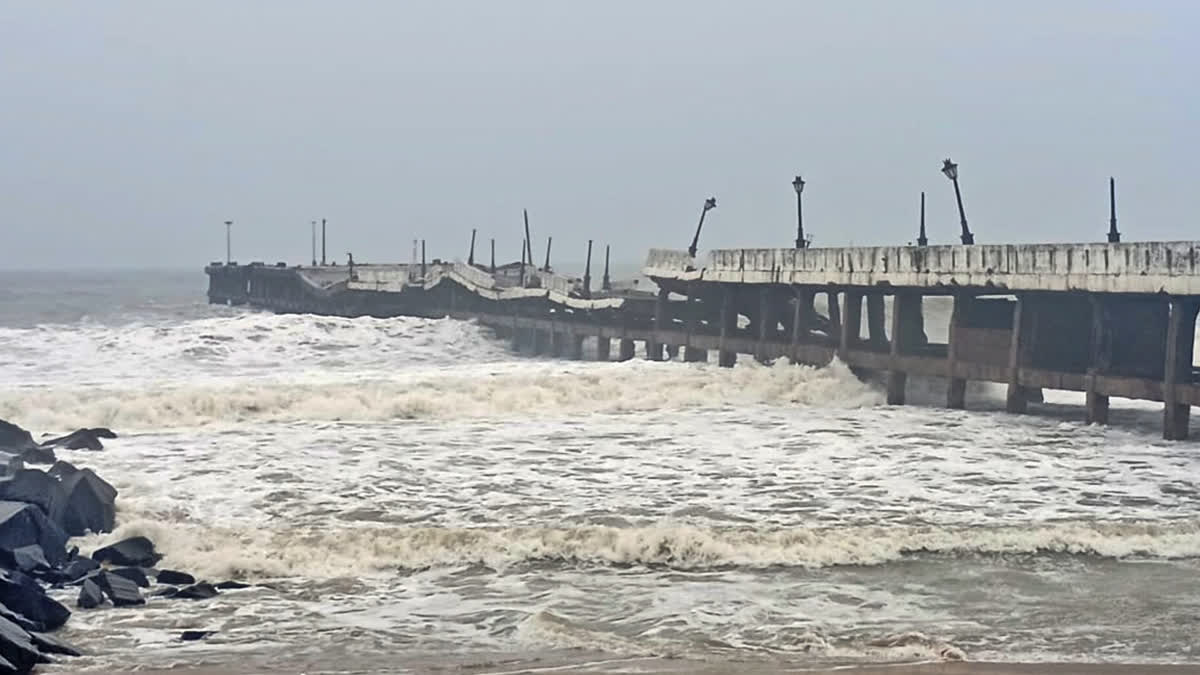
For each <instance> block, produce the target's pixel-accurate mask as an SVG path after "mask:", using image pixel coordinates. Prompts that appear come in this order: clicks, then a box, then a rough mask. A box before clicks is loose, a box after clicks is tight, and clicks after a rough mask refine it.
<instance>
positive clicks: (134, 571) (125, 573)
mask: <svg viewBox="0 0 1200 675" xmlns="http://www.w3.org/2000/svg"><path fill="white" fill-rule="evenodd" d="M109 574H115V575H117V576H120V577H125V578H126V579H128V580H130V581H132V582H133V583H135V584H137V585H138V587H140V588H149V587H150V580H149V579H147V578H146V572H145V570H143V569H142V568H140V567H118V568H117V569H115V570H109Z"/></svg>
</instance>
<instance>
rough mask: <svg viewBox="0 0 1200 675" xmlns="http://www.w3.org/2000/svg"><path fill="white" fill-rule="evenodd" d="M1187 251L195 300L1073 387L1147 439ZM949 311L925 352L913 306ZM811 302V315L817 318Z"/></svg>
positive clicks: (253, 275)
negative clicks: (608, 284)
mask: <svg viewBox="0 0 1200 675" xmlns="http://www.w3.org/2000/svg"><path fill="white" fill-rule="evenodd" d="M1198 254H1200V242H1144V243H1116V244H1039V245H990V246H989V245H978V246H976V245H972V246H929V247H914V246H896V247H855V248H815V249H727V250H714V251H711V252H709V253H708V255H707V256H705V257H700V258H693V257H691V256H689V255H688V254H687V252H684V251H670V250H658V249H656V250H652V251H650V253H649V255H648V256H647V259H646V264H645V268H644V270H643V272H644V274H645V275H646V276H647V277H649V278H650V279H651V280H652V281H654V283H655V284H656V285H657V291H656V293H646V292H628V293H592V292H591V291H590V289H588V288H586V287H585V286H584V285H582V284H581V283H580V282H579V280H574V279H569V278H566V277H561V276H558V275H554V274H551V273H547V272H542V271H538V270H536V269H534V268H533V267H532V266H530V267H529V275H528V277H527V278H526V279H525V283H524V284H514V283H513V282H512V280H510V279H504V278H501V277H500V276H497V275H493V274H490V273H489V272H488V271H487V270H486V269H484V268H482V267H479V266H472V265H466V264H464V263H434V264H431V265H420V266H418V265H356V266H354V267H353V268H348V267H345V266H340V267H339V266H322V267H288V266H285V265H282V264H280V265H276V266H267V265H263V264H258V263H255V264H251V265H248V266H239V265H236V264H231V265H222V264H216V263H214V264H212V265H209V266H208V267H207V268H206V272H207V273H208V275H209V299H210V301H211V302H215V303H222V304H224V303H229V304H250V305H252V306H256V307H262V308H265V309H270V310H273V311H277V312H305V313H315V314H328V315H339V316H363V315H370V316H377V317H389V316H424V317H443V316H450V317H453V318H459V319H474V320H476V321H478V322H479V323H481V324H483V325H486V326H489V327H491V328H492V329H494V330H495V331H496V332H497V333H498V334H500V335H501V336H503V337H507V338H510V339H511V340H512V344H513V347H514V349H518V350H522V351H528V352H530V353H534V354H543V353H548V354H555V355H560V356H564V357H568V358H583V356H584V349H583V345H584V341H585V340H589V339H590V340H594V341H595V349H594V351H591V354H593V355H594V356H595V357H596V358H598V359H601V360H609V359H611V358H613V357H614V355H613V354H612V342H613V341H614V340H615V341H617V344H618V349H617V354H616V355H615V357H616V358H618V359H631V358H634V356H635V355H636V354H637V353H638V352H639V350H637V345H638V343H640V344H641V345H642V347H643V349H642V350H640V351H641V353H643V354H644V355H645V357H646V358H650V359H654V360H661V359H664V358H667V356H668V355H676V354H679V353H680V352H682V356H683V359H684V360H687V361H707V360H708V359H709V355H710V354H711V353H714V352H715V354H716V359H717V362H718V363H719V364H720V365H721V366H732V365H734V363H735V362H736V360H737V358H738V356H739V355H749V356H751V357H753V358H757V359H759V360H763V361H768V360H773V359H778V358H782V357H787V358H789V359H791V360H792V361H794V362H797V363H806V364H813V365H824V364H827V363H829V362H830V361H831V360H832V359H834V358H835V357H836V358H838V359H841V360H842V361H843V362H845V363H846V364H848V365H849V366H851V367H852V368H855V369H857V370H860V371H876V372H880V373H883V374H885V377H886V382H887V400H888V402H889V403H891V404H897V405H898V404H903V403H904V401H905V390H906V383H907V378H908V376H909V375H910V374H911V375H924V376H939V377H944V378H946V382H947V384H946V405H947V406H949V407H951V408H962V407H964V405H965V399H964V397H965V391H966V383H967V382H968V381H984V382H996V383H1000V384H1003V385H1006V386H1007V398H1006V401H1007V409H1008V410H1009V411H1011V412H1024V411H1025V410H1026V407H1027V404H1028V402H1029V401H1031V400H1036V397H1037V395H1038V394H1039V393H1040V390H1041V389H1064V390H1072V391H1080V392H1085V394H1086V401H1087V402H1086V413H1085V414H1086V419H1087V421H1089V422H1094V423H1098V424H1105V423H1107V422H1108V411H1109V398H1110V397H1111V396H1118V397H1127V398H1134V399H1144V400H1152V401H1161V402H1162V403H1163V406H1164V413H1163V436H1164V438H1167V439H1183V438H1186V437H1187V435H1188V422H1189V412H1190V407H1191V406H1192V405H1200V387H1198V386H1197V375H1196V371H1195V368H1194V367H1193V357H1194V353H1193V350H1194V348H1193V343H1194V339H1195V323H1196V317H1197V313H1198V312H1200V272H1198V271H1197V258H1198ZM930 296H944V297H946V298H947V299H948V301H949V302H952V304H953V310H952V312H951V313H950V317H949V321H948V325H947V326H946V330H945V331H943V332H944V333H945V334H946V335H947V336H948V337H947V338H946V340H945V342H933V341H931V340H930V339H929V338H928V335H929V333H930V332H931V331H929V330H928V328H929V327H930V326H927V325H926V323H927V322H926V318H925V311H924V304H925V300H926V299H927V298H929V297H930ZM818 298H820V299H822V300H823V301H824V302H823V303H821V304H823V306H824V309H823V311H818V310H817V307H818V303H816V302H815V301H816V300H817V299H818Z"/></svg>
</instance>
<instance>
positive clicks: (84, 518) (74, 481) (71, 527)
mask: <svg viewBox="0 0 1200 675" xmlns="http://www.w3.org/2000/svg"><path fill="white" fill-rule="evenodd" d="M62 489H63V493H64V494H65V495H66V497H65V502H64V504H63V506H62V508H61V509H60V511H59V513H60V514H61V515H60V518H59V524H60V526H61V527H62V529H63V530H64V531H65V532H66V533H67V534H69V535H71V536H72V537H78V536H82V535H83V534H86V533H87V532H89V531H91V532H112V531H113V528H114V527H115V526H116V520H117V507H116V501H117V489H116V488H114V487H113V486H111V485H109V484H108V483H106V482H105V481H104V479H102V478H100V477H99V476H97V475H96V473H95V472H94V471H92V470H91V469H80V470H79V471H76V472H75V473H72V474H70V475H66V476H63V479H62ZM117 564H122V563H119V562H118V563H117ZM129 564H134V565H136V564H140V563H129Z"/></svg>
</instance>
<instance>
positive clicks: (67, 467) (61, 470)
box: [46, 459, 79, 478]
mask: <svg viewBox="0 0 1200 675" xmlns="http://www.w3.org/2000/svg"><path fill="white" fill-rule="evenodd" d="M76 471H79V469H76V468H75V465H74V464H72V463H70V462H68V461H67V460H65V459H60V460H58V461H57V462H55V463H54V466H52V467H50V470H49V471H47V472H46V473H48V474H50V475H51V476H54V477H55V478H66V477H67V476H70V475H71V474H73V473H75V472H76Z"/></svg>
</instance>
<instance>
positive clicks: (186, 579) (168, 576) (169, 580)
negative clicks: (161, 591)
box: [157, 570, 196, 586]
mask: <svg viewBox="0 0 1200 675" xmlns="http://www.w3.org/2000/svg"><path fill="white" fill-rule="evenodd" d="M157 579H158V583H160V584H172V585H174V586H185V585H187V584H194V583H196V577H194V576H192V575H190V574H188V573H187V572H176V571H175V570H159V571H158V576H157Z"/></svg>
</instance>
